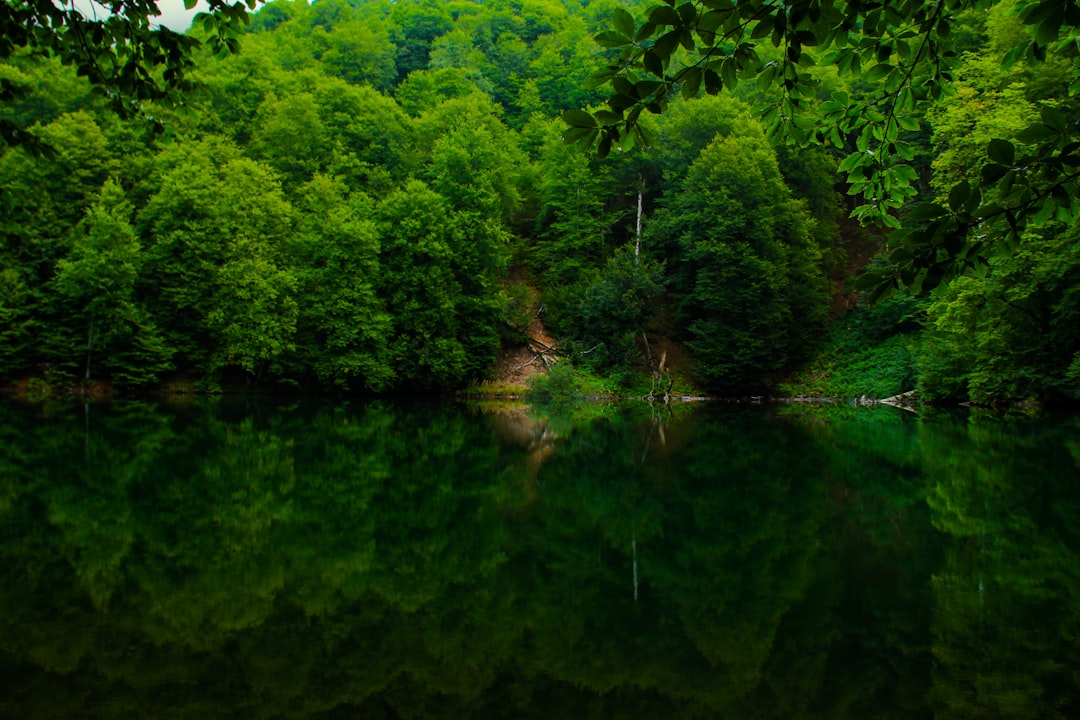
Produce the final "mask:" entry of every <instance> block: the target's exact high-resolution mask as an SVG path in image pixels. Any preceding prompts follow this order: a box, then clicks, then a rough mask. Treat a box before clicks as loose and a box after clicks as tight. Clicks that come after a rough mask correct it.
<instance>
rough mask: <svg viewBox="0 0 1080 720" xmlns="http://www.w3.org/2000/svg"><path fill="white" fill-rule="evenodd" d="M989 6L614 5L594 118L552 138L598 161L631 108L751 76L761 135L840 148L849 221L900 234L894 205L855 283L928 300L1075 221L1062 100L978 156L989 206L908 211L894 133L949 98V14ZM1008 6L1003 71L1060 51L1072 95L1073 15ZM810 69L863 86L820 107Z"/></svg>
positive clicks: (952, 200) (1078, 177)
mask: <svg viewBox="0 0 1080 720" xmlns="http://www.w3.org/2000/svg"><path fill="white" fill-rule="evenodd" d="M994 4H996V3H995V2H992V1H991V0H949V1H947V2H941V3H933V4H927V3H921V2H903V3H900V4H886V5H880V4H878V3H862V2H844V3H827V4H824V5H823V4H821V3H819V2H817V0H795V1H794V2H788V3H783V4H779V5H777V4H775V3H772V2H771V0H750V1H749V2H739V3H728V2H705V3H701V4H694V3H683V4H681V5H679V6H678V7H676V6H675V3H674V2H673V1H672V2H668V3H667V4H665V5H660V6H656V7H654V8H652V9H651V10H649V11H648V13H647V14H645V15H644V16H642V17H640V18H635V17H634V16H633V15H631V13H630V12H628V11H627V10H625V9H617V10H616V11H615V12H614V14H613V17H612V29H610V30H607V31H605V32H602V33H600V34H599V35H597V36H596V40H597V41H598V42H599V43H600V44H601V45H603V46H606V47H610V48H614V49H618V50H619V51H620V56H619V58H618V60H617V61H616V62H612V63H611V64H609V66H608V67H607V68H606V69H604V70H602V71H600V72H598V73H597V74H596V75H595V80H596V81H597V82H599V83H604V82H609V81H610V82H611V83H612V85H611V89H612V94H611V95H610V98H609V100H608V108H607V109H604V110H600V111H597V112H596V113H594V114H592V115H588V114H585V113H579V112H573V113H568V114H567V115H566V116H565V119H566V121H567V123H568V124H569V125H570V128H569V129H568V130H567V131H566V139H567V141H568V142H580V143H585V144H592V143H594V142H597V141H598V142H599V146H598V147H599V151H600V153H601V155H606V154H607V153H608V152H609V151H610V150H611V148H612V147H614V146H616V145H617V142H618V140H619V139H620V138H622V137H624V136H625V135H627V134H633V135H635V136H637V137H638V139H639V141H647V140H648V138H647V137H645V136H644V135H642V127H641V125H640V124H639V122H638V119H639V117H640V115H641V113H642V112H643V111H645V110H648V111H649V112H663V111H664V110H665V109H666V107H667V105H668V102H669V100H670V98H672V97H674V96H676V95H678V94H681V95H682V96H684V97H692V96H695V95H697V93H698V92H700V91H701V90H702V89H704V90H705V91H706V92H708V93H710V94H716V93H718V92H720V91H722V90H723V89H724V88H727V89H729V90H730V89H733V88H734V87H735V86H736V85H737V84H738V83H739V82H740V80H741V79H747V78H753V79H754V80H755V82H756V83H757V84H758V86H759V87H762V88H766V87H774V88H776V89H777V90H778V92H777V93H776V94H775V95H774V96H773V97H772V98H770V100H769V101H768V105H767V106H766V107H764V108H763V112H762V120H763V122H764V123H765V125H766V128H767V131H768V135H769V137H770V138H771V139H773V140H774V141H777V142H794V143H797V144H807V143H818V144H832V145H833V146H835V147H837V148H842V149H843V152H844V153H846V158H845V159H844V160H843V161H842V162H841V163H840V165H839V171H840V172H841V173H843V174H845V175H846V178H847V182H848V183H849V184H850V193H851V194H853V195H858V196H859V197H860V198H861V203H860V205H859V206H858V207H857V208H856V209H855V211H854V212H853V215H854V216H855V217H857V218H859V219H860V220H864V221H874V222H878V223H881V224H883V225H885V226H887V227H892V228H900V225H901V222H900V219H899V218H898V217H897V215H896V214H897V211H898V210H899V209H900V208H902V207H904V208H905V212H904V213H903V219H904V227H903V229H902V230H898V231H897V232H896V233H894V234H893V236H892V238H891V248H892V252H891V254H890V263H889V264H888V265H887V266H885V267H884V269H883V270H881V271H880V272H876V273H873V274H869V275H867V276H866V278H865V280H864V281H863V286H864V287H866V288H874V289H875V295H879V294H880V293H881V292H884V291H886V290H888V289H889V288H890V287H893V286H895V285H896V284H897V283H903V284H906V285H909V286H913V287H915V288H917V289H926V290H929V289H932V288H933V287H935V286H936V285H937V284H939V283H940V282H941V281H942V280H944V279H946V278H949V277H954V276H955V275H957V274H958V273H962V272H965V271H966V270H968V269H970V268H972V267H973V266H975V265H977V264H979V263H981V262H983V261H985V259H986V258H987V257H988V256H989V255H990V254H992V248H994V247H995V246H996V243H997V242H998V241H999V240H1000V239H1002V238H1013V239H1015V238H1016V237H1017V236H1018V235H1019V234H1020V233H1021V232H1022V231H1023V229H1024V227H1025V226H1026V225H1027V224H1028V223H1029V222H1032V221H1034V222H1036V223H1037V222H1038V221H1039V220H1040V218H1041V217H1042V216H1043V215H1047V214H1048V215H1053V214H1055V213H1057V214H1059V215H1061V216H1063V217H1064V218H1067V220H1066V222H1068V223H1072V222H1075V221H1076V218H1077V216H1078V214H1080V206H1078V205H1077V203H1076V202H1075V198H1076V197H1077V196H1078V195H1080V174H1077V173H1076V172H1074V170H1073V167H1074V165H1075V159H1074V152H1075V150H1074V145H1075V141H1076V139H1077V137H1078V132H1080V131H1078V130H1077V128H1076V126H1075V125H1074V124H1070V123H1069V122H1068V118H1069V116H1070V114H1071V113H1073V112H1074V110H1075V108H1074V107H1073V101H1072V99H1071V98H1070V99H1068V100H1065V101H1063V102H1058V103H1045V104H1043V105H1042V107H1041V108H1040V119H1039V120H1037V121H1036V122H1034V123H1029V124H1028V126H1027V128H1026V129H1025V130H1024V131H1023V132H1022V133H1021V134H1020V135H1019V136H1018V137H1017V141H1018V142H1016V143H1012V142H1008V141H1007V140H1004V139H1000V138H995V142H994V143H991V144H989V145H988V146H987V156H988V157H989V159H990V162H989V163H987V165H986V169H984V171H983V174H982V176H981V178H980V180H981V182H980V183H979V184H980V185H981V186H982V189H984V190H990V189H993V190H994V191H995V192H994V193H993V194H994V196H995V197H994V198H993V199H992V201H988V202H984V201H983V193H982V192H981V191H980V188H979V187H977V186H973V185H972V184H961V185H958V186H957V187H956V188H954V190H953V191H952V192H951V193H950V197H949V200H948V202H947V203H941V202H935V201H925V202H922V203H919V204H918V205H915V206H913V207H911V208H907V207H906V205H907V204H908V203H909V201H910V200H911V199H912V198H913V197H914V196H915V195H916V193H917V181H918V174H917V172H916V170H915V169H914V168H913V167H912V165H911V161H912V160H913V159H914V156H915V152H916V149H915V147H914V146H913V145H912V144H911V142H910V141H909V140H908V138H907V137H906V136H905V133H906V132H911V131H915V130H918V129H919V128H920V126H921V120H920V118H921V116H922V115H923V114H924V113H925V109H926V108H927V107H928V106H929V105H930V104H931V103H933V102H934V101H937V100H939V99H940V98H942V97H943V96H944V95H946V94H947V93H949V92H951V91H952V81H953V77H954V69H955V66H956V63H957V59H956V57H955V55H956V54H955V52H954V48H955V47H956V43H963V42H968V40H969V38H970V35H968V34H966V33H958V34H957V36H956V37H954V36H953V34H952V29H953V27H955V26H957V23H958V18H959V16H961V15H962V14H963V13H964V12H966V11H969V10H979V9H983V8H986V7H989V6H991V5H994ZM1015 12H1016V14H1017V15H1018V17H1019V18H1020V19H1021V21H1022V22H1023V24H1024V25H1025V26H1026V27H1027V28H1028V30H1029V32H1027V33H1024V34H1023V35H1022V38H1021V41H1020V43H1019V44H1018V45H1017V46H1016V47H1015V48H1012V49H1011V50H1009V52H1008V53H1007V54H1006V56H1005V58H1004V61H1005V63H1006V64H1009V63H1012V62H1016V61H1017V60H1019V59H1021V58H1027V59H1030V60H1033V61H1037V62H1041V61H1044V60H1046V59H1047V58H1054V57H1062V58H1065V60H1066V66H1067V67H1068V68H1069V70H1068V78H1069V81H1068V82H1069V83H1070V85H1075V83H1076V80H1077V78H1078V77H1080V64H1077V62H1076V53H1075V48H1074V47H1073V44H1072V43H1071V42H1069V41H1068V40H1059V38H1061V36H1062V35H1063V34H1064V35H1065V37H1066V38H1067V37H1068V36H1069V33H1070V32H1072V30H1073V29H1075V28H1076V27H1077V26H1080V5H1078V4H1077V2H1076V1H1075V0H1064V1H1062V0H1020V1H1019V2H1017V3H1016V5H1015ZM766 42H771V43H772V45H773V46H774V47H778V48H781V49H782V50H783V52H782V54H780V55H779V57H777V58H776V59H766V57H767V56H766V53H764V52H761V51H759V46H764V44H765V43H766ZM815 65H825V66H831V67H835V68H836V69H837V70H838V71H839V73H840V74H841V75H842V76H846V77H850V78H858V79H861V80H862V81H863V82H865V88H867V90H866V91H865V92H859V93H849V92H845V91H838V92H834V93H833V94H832V96H831V97H829V98H820V97H818V95H817V86H818V82H819V76H818V75H817V74H815V72H814V71H813V70H812V67H813V66H815ZM850 139H854V147H851V146H850V145H849V140H850ZM999 141H1000V142H999ZM976 227H977V228H979V230H978V233H977V234H974V233H973V230H974V228H976Z"/></svg>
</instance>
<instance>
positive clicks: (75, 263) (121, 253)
mask: <svg viewBox="0 0 1080 720" xmlns="http://www.w3.org/2000/svg"><path fill="white" fill-rule="evenodd" d="M132 212H133V211H132V207H131V204H130V203H128V202H127V200H126V199H125V198H124V194H123V190H121V188H120V187H119V186H118V185H117V184H116V183H115V182H112V181H111V180H110V181H108V182H106V183H105V186H104V187H103V188H102V190H101V197H100V199H99V200H98V202H97V203H96V204H95V205H94V206H93V207H92V208H91V209H90V211H89V213H88V214H87V216H86V218H85V219H84V220H83V222H82V223H81V224H80V227H79V228H78V230H77V231H76V236H75V240H74V243H73V246H72V249H71V252H70V254H69V255H68V256H67V257H66V258H63V259H62V260H60V261H59V263H57V268H56V278H55V280H54V285H55V287H56V289H57V290H58V291H59V292H60V294H61V295H63V296H66V297H67V298H69V299H70V300H71V301H73V303H74V306H75V307H74V308H73V309H72V311H71V313H70V314H71V316H73V317H74V318H78V322H79V323H81V325H82V327H81V328H79V329H78V330H79V331H80V332H78V333H77V334H76V338H77V337H78V335H81V336H82V337H83V338H84V342H85V345H84V347H85V358H86V361H85V365H84V374H83V377H84V379H85V380H86V381H89V380H91V370H92V368H93V367H94V364H95V362H96V363H97V364H98V365H101V366H104V367H105V368H107V371H108V373H109V374H110V375H111V376H112V377H113V378H114V379H116V380H120V381H123V382H128V383H136V384H137V383H142V382H151V381H154V380H156V379H157V378H158V376H159V374H160V373H161V372H163V371H165V370H168V369H169V367H170V365H169V356H170V354H171V353H170V352H169V351H168V349H167V348H166V347H165V344H164V342H163V341H162V338H161V335H160V333H159V332H158V330H157V327H156V326H155V325H154V323H153V322H152V321H151V319H150V317H149V314H148V312H147V310H146V308H145V306H144V305H143V304H142V303H141V302H139V300H138V298H137V297H136V292H135V288H136V284H137V282H138V280H139V274H140V271H141V269H142V263H143V257H142V254H141V247H140V244H139V240H138V238H137V237H136V235H135V229H134V228H133V227H132V225H131V216H132Z"/></svg>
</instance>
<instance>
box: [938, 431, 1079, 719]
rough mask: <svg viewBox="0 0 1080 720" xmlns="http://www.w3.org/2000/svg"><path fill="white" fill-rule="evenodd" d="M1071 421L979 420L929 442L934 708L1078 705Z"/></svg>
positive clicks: (984, 714)
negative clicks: (940, 557) (938, 552)
mask: <svg viewBox="0 0 1080 720" xmlns="http://www.w3.org/2000/svg"><path fill="white" fill-rule="evenodd" d="M1076 430H1077V423H1076V422H1075V421H1073V422H1071V423H1067V424H1064V425H1061V426H1058V427H1056V428H1054V429H1050V430H1048V429H1046V428H1044V427H1041V426H1039V425H1035V424H1032V423H1030V422H1003V421H999V420H995V419H994V418H985V419H981V420H980V419H978V418H975V419H973V420H972V422H971V423H970V424H969V425H967V426H959V427H950V428H949V429H948V431H947V432H941V433H938V434H936V435H935V436H934V437H933V439H932V440H928V441H927V442H926V443H925V452H926V455H927V467H928V468H930V469H931V481H932V488H933V489H932V492H931V494H930V496H929V503H930V506H931V508H932V509H933V511H934V522H935V524H936V525H937V526H938V527H939V528H940V529H941V530H942V531H943V532H944V533H945V534H946V536H947V537H948V538H949V543H948V545H947V548H948V550H947V552H946V557H945V563H944V566H943V567H942V568H941V569H940V570H939V571H938V572H937V573H936V574H935V576H934V598H935V613H934V628H933V629H934V657H935V660H936V661H937V662H936V666H935V674H934V690H933V694H932V701H933V705H934V707H935V709H936V711H937V712H936V714H937V716H938V717H940V718H950V719H951V718H997V717H1009V718H1071V717H1076V716H1077V714H1078V711H1080V698H1078V695H1077V675H1076V671H1077V668H1080V554H1078V550H1080V505H1078V503H1077V495H1076V492H1077V488H1076V478H1077V477H1080V473H1078V470H1080V462H1078V461H1077V458H1076V457H1075V456H1074V455H1073V454H1072V453H1071V452H1070V443H1075V438H1076V437H1077V435H1076Z"/></svg>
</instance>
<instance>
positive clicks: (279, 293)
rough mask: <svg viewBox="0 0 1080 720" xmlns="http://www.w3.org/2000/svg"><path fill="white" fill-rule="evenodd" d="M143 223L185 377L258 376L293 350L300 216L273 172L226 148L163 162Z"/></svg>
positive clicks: (205, 145) (176, 154) (189, 146)
mask: <svg viewBox="0 0 1080 720" xmlns="http://www.w3.org/2000/svg"><path fill="white" fill-rule="evenodd" d="M159 167H160V170H159V173H160V179H159V180H158V181H157V183H158V187H157V190H156V192H155V193H154V194H153V196H152V197H151V198H150V199H149V201H148V202H147V204H146V207H144V208H143V209H142V210H141V211H140V213H139V215H138V226H139V227H140V229H141V230H142V233H143V236H144V237H147V238H148V239H149V241H150V243H149V244H148V246H147V250H146V252H147V256H148V261H147V262H148V265H147V267H146V272H145V273H144V275H145V278H146V279H145V282H146V283H147V284H148V285H147V287H146V292H148V293H150V294H152V297H153V308H152V309H153V312H154V316H155V319H157V321H158V324H159V327H161V328H162V329H163V331H165V332H166V333H167V335H168V337H169V342H170V344H171V345H172V346H173V347H175V348H176V349H177V364H178V367H179V368H180V369H182V370H192V369H194V370H197V371H198V372H200V373H203V374H205V375H206V376H207V377H209V378H213V377H214V376H215V375H216V374H217V373H218V372H219V371H220V370H222V369H224V368H227V367H230V366H232V367H238V368H243V369H244V370H246V371H248V372H250V373H254V374H258V373H260V372H262V371H264V370H266V369H271V368H273V367H274V366H275V364H276V363H277V362H278V360H279V358H281V357H282V356H283V355H285V354H286V353H287V352H288V351H289V350H291V345H292V342H293V334H294V332H295V324H296V315H297V306H296V300H295V298H294V289H295V283H296V280H295V278H294V277H293V275H292V273H291V271H290V269H289V268H288V267H287V266H286V265H285V264H284V257H283V253H284V249H285V243H286V240H287V238H288V237H289V235H290V233H291V232H292V228H293V222H294V210H293V208H292V206H291V205H290V204H289V202H288V201H287V200H286V199H285V197H284V195H283V193H282V191H281V187H280V185H279V183H278V180H277V178H276V176H275V175H274V173H273V171H272V170H270V169H269V168H268V167H266V166H265V165H263V164H260V163H258V162H256V161H254V160H249V159H246V158H241V157H239V153H238V151H237V150H236V149H235V148H234V147H232V146H231V145H229V144H227V143H225V142H223V141H221V140H220V139H208V140H204V141H200V142H189V143H184V144H182V145H180V146H178V147H176V148H174V149H173V150H172V151H171V152H167V153H163V154H162V155H160V156H159Z"/></svg>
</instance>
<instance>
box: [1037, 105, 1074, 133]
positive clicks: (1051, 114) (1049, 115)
mask: <svg viewBox="0 0 1080 720" xmlns="http://www.w3.org/2000/svg"><path fill="white" fill-rule="evenodd" d="M1041 114H1042V121H1043V122H1044V123H1046V125H1047V127H1049V128H1051V129H1052V130H1054V131H1055V132H1059V133H1063V132H1065V127H1066V125H1067V124H1068V122H1069V119H1068V118H1067V117H1066V116H1065V113H1063V112H1061V111H1060V110H1058V109H1057V108H1055V107H1050V106H1049V105H1045V106H1043V108H1042V113H1041Z"/></svg>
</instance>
